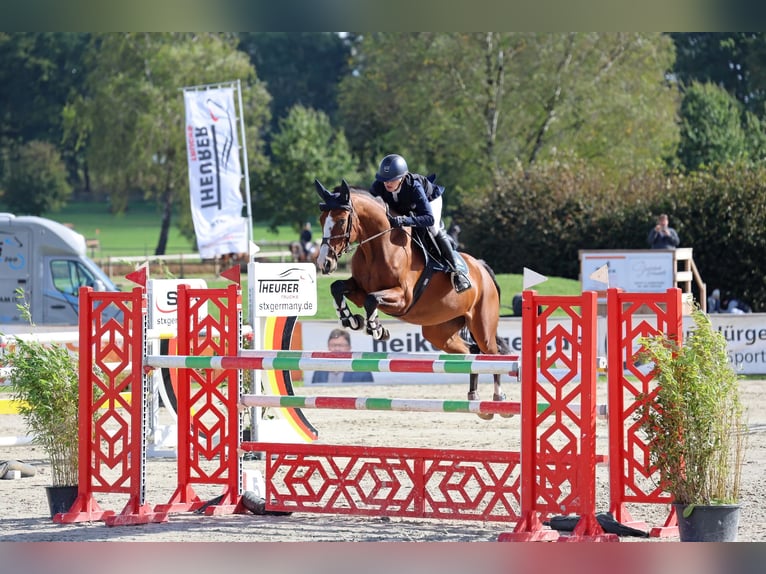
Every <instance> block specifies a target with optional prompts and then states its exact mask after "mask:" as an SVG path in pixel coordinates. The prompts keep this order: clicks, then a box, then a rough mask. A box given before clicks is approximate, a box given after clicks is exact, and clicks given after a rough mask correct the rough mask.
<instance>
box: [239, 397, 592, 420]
mask: <svg viewBox="0 0 766 574" xmlns="http://www.w3.org/2000/svg"><path fill="white" fill-rule="evenodd" d="M240 404H241V405H242V406H244V407H264V408H276V407H282V408H299V409H335V410H356V411H405V412H424V413H473V414H498V415H501V416H512V415H518V414H521V403H520V402H514V401H455V400H439V399H386V398H370V397H323V396H320V397H307V396H298V395H289V396H276V395H242V396H241V397H240ZM549 408H551V405H550V404H548V403H537V412H538V413H543V412H545V411H546V410H547V409H549ZM569 408H570V409H571V410H572V412H573V413H575V414H577V415H579V413H580V405H570V407H569ZM596 414H597V416H599V417H602V418H606V415H607V406H606V405H605V404H601V405H596Z"/></svg>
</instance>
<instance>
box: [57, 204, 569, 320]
mask: <svg viewBox="0 0 766 574" xmlns="http://www.w3.org/2000/svg"><path fill="white" fill-rule="evenodd" d="M46 217H48V218H50V219H54V220H56V221H60V222H62V223H68V224H72V225H73V227H74V229H75V230H76V231H77V232H78V233H81V234H83V235H84V236H85V237H86V238H87V239H98V240H99V243H100V248H99V250H98V251H97V252H96V253H94V255H95V257H96V258H103V257H108V256H113V257H119V256H123V257H130V256H142V255H150V254H152V253H154V248H155V246H156V244H157V240H158V238H159V232H160V229H159V226H160V214H159V211H158V210H157V208H156V206H154V205H152V204H148V203H140V202H139V203H135V204H132V205H131V207H130V209H129V211H128V212H127V213H124V214H122V215H114V214H112V213H110V211H109V206H108V204H107V203H105V202H73V203H70V204H69V205H68V206H67V207H66V208H65V209H64V210H62V211H61V212H58V213H55V214H47V215H46ZM296 237H297V232H296V231H295V230H293V229H291V228H290V227H289V226H282V227H280V228H279V233H273V232H271V231H269V230H268V229H267V227H266V225H264V224H262V223H260V224H259V223H256V224H255V225H254V226H253V239H254V241H255V242H256V243H259V244H260V243H268V242H269V241H271V242H274V241H279V242H285V241H292V240H294V239H295V238H296ZM166 252H167V253H168V254H174V253H192V252H194V248H193V246H192V245H191V243H190V242H189V240H188V239H186V238H184V237H183V236H181V234H180V233H179V232H178V229H177V228H176V227H175V225H173V223H172V222H171V229H170V236H169V238H168V248H167V250H166ZM527 266H528V267H533V262H529V264H528V265H527ZM346 277H348V274H344V273H343V272H338V273H337V274H336V275H333V276H330V277H326V276H321V275H319V276H318V277H317V303H318V311H317V314H316V316H315V318H316V319H335V318H336V315H335V310H334V307H333V303H332V298H331V296H330V284H331V283H332V282H333V281H335V280H337V279H343V278H346ZM205 279H206V280H207V282H208V285H209V286H210V287H221V286H224V285H226V284H227V283H228V281H226V280H221V279H217V278H215V277H205ZM497 281H498V284H499V285H500V289H501V292H502V297H501V310H500V313H501V315H510V314H511V313H512V301H513V296H514V295H515V294H516V293H520V292H521V287H522V276H521V275H518V274H499V275H498V276H497ZM118 283H119V281H118ZM244 289H246V282H245V284H243V292H244ZM535 289H536V290H537V291H538V292H539V293H541V294H544V295H579V293H580V282H579V281H577V280H573V279H562V278H559V277H549V278H548V281H546V282H544V283H541V284H539V285H537V286H535ZM243 305H244V306H245V308H244V309H243V312H244V313H245V317H247V312H248V310H247V297H246V296H243Z"/></svg>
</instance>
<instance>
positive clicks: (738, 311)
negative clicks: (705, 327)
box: [721, 294, 752, 315]
mask: <svg viewBox="0 0 766 574" xmlns="http://www.w3.org/2000/svg"><path fill="white" fill-rule="evenodd" d="M751 312H752V309H751V308H750V305H748V304H747V303H745V302H744V301H742V300H741V299H737V298H736V297H735V296H734V295H731V294H727V295H726V297H725V298H724V299H723V301H721V313H732V314H735V315H742V314H744V313H751Z"/></svg>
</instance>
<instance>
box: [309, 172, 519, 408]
mask: <svg viewBox="0 0 766 574" xmlns="http://www.w3.org/2000/svg"><path fill="white" fill-rule="evenodd" d="M314 185H315V187H316V190H317V193H318V194H319V197H320V198H321V199H322V203H321V204H320V206H319V207H320V209H321V211H322V214H321V216H320V218H319V222H320V224H321V225H322V243H321V245H320V247H319V257H318V258H317V268H318V269H319V270H320V271H321V272H322V273H323V274H325V275H328V274H331V273H333V272H334V271H335V270H336V269H337V267H338V259H339V258H340V257H341V256H342V255H343V254H345V253H347V252H349V251H351V250H352V249H353V251H354V253H353V255H352V256H351V277H350V278H349V279H346V280H338V281H334V282H333V283H332V285H331V287H330V290H331V293H332V296H333V299H334V301H335V310H336V312H337V314H338V319H339V320H340V322H341V324H342V325H343V326H344V327H346V328H350V329H353V330H360V329H362V328H363V327H364V328H366V330H367V333H368V334H369V335H371V336H372V337H373V338H374V339H376V340H387V339H388V338H389V337H390V334H389V332H388V329H386V328H385V327H383V325H382V324H381V323H380V319H379V317H378V310H380V311H382V312H383V313H386V314H387V315H390V316H391V317H395V318H397V319H400V320H402V321H405V322H407V323H412V324H414V325H420V326H421V332H422V334H423V337H424V338H425V339H426V340H427V341H428V342H429V343H431V345H433V346H434V347H435V348H437V349H440V350H442V351H444V352H446V353H455V354H467V353H471V352H474V353H478V352H481V353H484V354H490V355H497V354H499V353H504V354H505V353H508V352H509V349H508V346H507V345H506V344H505V342H504V341H503V340H502V339H501V338H500V337H498V335H497V328H498V323H499V321H500V287H499V285H498V284H497V281H496V279H495V274H494V273H493V271H492V269H491V268H490V267H489V265H487V263H486V262H484V261H483V260H478V259H475V258H473V257H471V256H470V255H468V254H467V253H460V256H461V257H462V259H463V261H464V262H465V266H466V267H467V273H468V275H469V277H470V280H471V284H472V288H470V289H468V290H466V291H464V292H462V293H456V292H455V290H454V288H453V286H452V281H451V278H450V275H449V273H445V272H440V271H437V272H432V270H431V269H429V265H428V264H427V261H428V257H429V256H428V254H427V253H426V252H425V251H424V250H423V249H421V248H419V247H418V246H417V244H416V241H417V238H416V234H415V233H414V232H413V230H412V229H411V228H409V227H403V228H397V229H393V228H391V225H390V223H389V221H388V217H387V214H388V209H387V206H386V204H385V202H384V201H383V200H382V199H381V198H377V197H374V196H373V195H371V194H370V193H369V192H368V191H367V190H365V189H363V188H357V187H350V186H349V185H348V184H347V183H346V181H345V180H343V181H342V183H341V185H339V186H337V187H336V188H335V189H334V190H333V192H330V191H328V190H327V189H326V188H325V187H324V186H323V185H322V184H321V183H320V182H319V181H318V180H315V181H314ZM352 244H355V245H354V247H352ZM431 258H432V257H431ZM423 278H424V279H425V280H422V279H423ZM347 300H349V301H351V302H352V303H354V304H355V305H356V306H358V307H361V308H364V310H365V313H366V317H362V316H361V315H355V314H352V313H351V310H350V309H349V307H348V304H347V302H346V301H347ZM464 329H467V331H468V332H469V333H470V335H471V338H472V339H473V341H474V343H473V344H472V345H470V346H469V343H468V342H467V341H466V340H465V339H464V338H463V337H462V336H461V331H463V330H464ZM477 348H478V350H476V349H477ZM478 382H479V376H478V375H477V374H475V373H471V375H470V384H469V390H468V400H479V391H478ZM493 400H496V401H502V400H505V393H504V392H503V390H502V388H501V385H500V375H499V374H496V375H494V394H493ZM491 417H492V415H491V414H490V415H487V416H483V417H482V418H491Z"/></svg>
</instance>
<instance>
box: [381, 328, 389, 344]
mask: <svg viewBox="0 0 766 574" xmlns="http://www.w3.org/2000/svg"><path fill="white" fill-rule="evenodd" d="M390 338H391V332H390V331H389V330H388V329H386V328H385V327H383V331H382V332H381V335H380V340H381V341H388V340H389V339H390Z"/></svg>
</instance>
